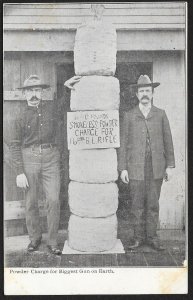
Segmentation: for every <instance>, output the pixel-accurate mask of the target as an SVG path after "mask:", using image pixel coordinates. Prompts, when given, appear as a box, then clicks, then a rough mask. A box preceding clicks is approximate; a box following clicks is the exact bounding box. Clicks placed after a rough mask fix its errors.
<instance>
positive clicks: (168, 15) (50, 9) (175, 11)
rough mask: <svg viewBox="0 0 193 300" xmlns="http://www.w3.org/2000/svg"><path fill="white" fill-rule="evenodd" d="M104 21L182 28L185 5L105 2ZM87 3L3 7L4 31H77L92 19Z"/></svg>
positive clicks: (134, 26) (119, 25) (125, 25)
mask: <svg viewBox="0 0 193 300" xmlns="http://www.w3.org/2000/svg"><path fill="white" fill-rule="evenodd" d="M104 5H105V11H104V20H106V21H109V22H112V23H113V24H114V25H115V27H116V28H117V29H140V28H141V29H151V28H152V29H155V28H159V29H179V28H185V3H179V2H169V3H167V2H163V3H159V2H158V3H156V2H149V3H148V2H147V3H143V2H142V3H132V2H130V3H124V4H123V3H121V4H118V3H105V4H104ZM90 6H91V5H90V4H85V3H46V4H5V5H4V29H5V30H7V29H9V30H10V29H19V30H21V29H32V30H34V29H76V28H77V26H78V25H80V24H81V23H83V22H85V21H88V20H91V19H92V13H91V10H90Z"/></svg>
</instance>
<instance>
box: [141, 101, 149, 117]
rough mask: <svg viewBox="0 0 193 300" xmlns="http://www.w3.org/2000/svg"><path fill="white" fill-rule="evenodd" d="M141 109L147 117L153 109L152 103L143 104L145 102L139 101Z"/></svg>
mask: <svg viewBox="0 0 193 300" xmlns="http://www.w3.org/2000/svg"><path fill="white" fill-rule="evenodd" d="M139 109H140V111H141V112H142V114H143V115H144V117H145V118H147V116H148V114H149V112H150V110H151V103H148V105H143V104H141V103H139Z"/></svg>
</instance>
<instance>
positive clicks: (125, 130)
mask: <svg viewBox="0 0 193 300" xmlns="http://www.w3.org/2000/svg"><path fill="white" fill-rule="evenodd" d="M159 84H160V83H158V82H155V83H152V82H151V80H150V78H149V77H148V76H147V75H141V76H140V77H139V79H138V82H137V84H135V85H133V86H134V87H135V88H137V93H136V95H137V98H138V100H139V105H137V106H136V107H135V108H133V109H132V110H130V111H128V112H126V113H125V115H124V118H123V123H122V128H121V130H120V134H121V137H120V140H121V146H120V148H119V151H118V163H119V171H120V172H121V174H120V177H121V180H122V181H123V182H124V183H126V184H129V189H130V197H131V215H132V218H133V224H134V238H133V241H132V243H131V244H130V245H129V247H128V248H129V249H136V248H138V247H139V246H141V245H143V244H144V243H146V244H148V245H149V246H151V247H152V248H153V249H155V250H158V251H160V250H164V248H163V246H162V245H161V243H160V241H159V239H158V236H157V232H156V230H157V225H158V221H159V197H160V191H161V186H162V182H163V179H165V180H166V181H168V180H170V178H171V175H172V170H173V168H174V167H175V159H174V149H173V142H172V135H171V130H170V125H169V121H168V118H167V116H166V113H165V111H164V110H162V109H159V108H157V107H155V106H154V105H153V104H152V100H153V93H154V88H155V87H157V86H158V85H159Z"/></svg>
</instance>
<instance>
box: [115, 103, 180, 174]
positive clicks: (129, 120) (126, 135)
mask: <svg viewBox="0 0 193 300" xmlns="http://www.w3.org/2000/svg"><path fill="white" fill-rule="evenodd" d="M147 130H148V131H149V137H150V146H151V152H152V166H153V175H154V179H159V178H160V179H161V178H164V176H165V170H166V168H167V167H168V166H169V167H175V158H174V149H173V142H172V135H171V130H170V125H169V121H168V118H167V116H166V113H165V111H164V110H162V109H159V108H157V107H155V106H152V107H151V110H150V112H149V114H148V116H147V118H146V119H145V118H144V116H143V114H142V113H141V111H140V109H139V106H138V105H137V106H136V107H135V108H133V109H132V110H130V111H128V112H125V114H124V118H123V123H122V126H121V129H120V140H121V146H120V148H119V149H118V169H119V171H122V170H128V175H129V179H135V180H144V163H145V149H146V137H147Z"/></svg>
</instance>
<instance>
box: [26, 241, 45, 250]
mask: <svg viewBox="0 0 193 300" xmlns="http://www.w3.org/2000/svg"><path fill="white" fill-rule="evenodd" d="M41 240H42V239H39V240H37V241H36V242H35V243H32V242H30V243H29V245H28V246H27V251H28V252H34V251H36V250H37V249H38V248H39V246H40V244H41Z"/></svg>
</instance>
